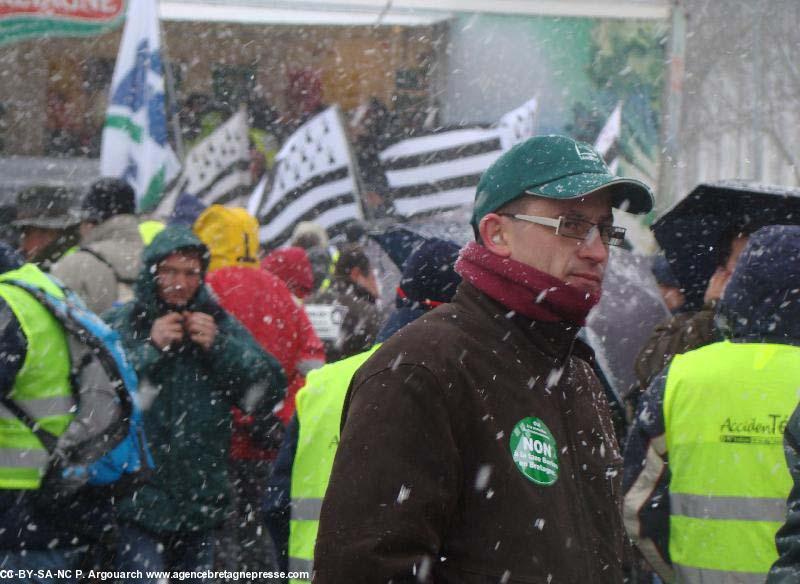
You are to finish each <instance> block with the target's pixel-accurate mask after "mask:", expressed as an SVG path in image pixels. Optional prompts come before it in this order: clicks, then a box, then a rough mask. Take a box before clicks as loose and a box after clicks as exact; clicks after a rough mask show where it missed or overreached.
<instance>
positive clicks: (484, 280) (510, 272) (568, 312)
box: [455, 241, 600, 326]
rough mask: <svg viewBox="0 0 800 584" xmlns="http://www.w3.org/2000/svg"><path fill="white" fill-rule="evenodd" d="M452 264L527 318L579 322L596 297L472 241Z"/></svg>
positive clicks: (462, 274)
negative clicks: (498, 254) (504, 257)
mask: <svg viewBox="0 0 800 584" xmlns="http://www.w3.org/2000/svg"><path fill="white" fill-rule="evenodd" d="M455 268H456V272H458V273H459V274H461V277H462V278H464V279H465V280H466V281H467V282H469V283H470V284H472V285H473V286H475V287H476V288H477V289H478V290H480V291H481V292H483V293H484V294H486V295H487V296H489V297H490V298H492V299H494V300H496V301H497V302H499V303H500V304H502V305H503V306H505V307H506V308H508V309H509V310H513V311H515V312H517V313H519V314H522V315H523V316H526V317H528V318H530V319H531V320H540V321H544V322H559V321H568V322H571V323H573V324H577V325H580V326H583V325H584V324H586V316H587V315H588V314H589V311H590V310H591V309H592V307H594V306H595V305H596V304H597V303H598V302H599V301H600V293H599V292H586V291H584V290H580V289H578V288H575V287H572V286H570V285H568V284H567V283H565V282H563V281H562V280H559V279H558V278H555V277H553V276H551V275H549V274H546V273H544V272H542V271H540V270H537V269H536V268H532V267H531V266H528V265H526V264H523V263H521V262H518V261H516V260H512V259H503V258H501V257H500V256H497V255H495V254H493V253H492V252H490V251H489V250H487V249H486V248H485V247H483V246H482V245H479V244H478V243H475V242H474V241H473V242H470V243H469V244H467V245H466V246H465V247H464V248H463V249H462V250H461V254H460V255H459V257H458V261H456V266H455Z"/></svg>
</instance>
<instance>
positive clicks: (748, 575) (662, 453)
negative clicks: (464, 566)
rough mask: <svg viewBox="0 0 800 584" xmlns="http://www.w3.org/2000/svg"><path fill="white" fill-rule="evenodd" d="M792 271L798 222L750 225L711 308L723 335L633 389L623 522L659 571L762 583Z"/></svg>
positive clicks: (798, 325)
mask: <svg viewBox="0 0 800 584" xmlns="http://www.w3.org/2000/svg"><path fill="white" fill-rule="evenodd" d="M798 277H800V227H797V226H785V225H773V226H770V227H765V228H763V229H760V230H758V231H756V232H755V233H754V234H753V235H752V236H750V237H749V242H748V243H747V245H746V246H745V247H744V249H743V251H742V252H741V254H740V255H739V259H738V262H737V264H736V268H735V270H734V271H733V274H732V275H731V276H730V277H729V278H728V280H729V281H728V282H727V283H726V287H725V290H724V293H723V295H722V298H721V299H720V302H719V304H718V306H717V309H716V319H717V323H718V325H717V328H718V330H719V331H720V334H721V335H722V339H721V340H719V341H717V342H714V343H711V344H707V345H704V346H703V347H700V348H697V349H694V350H692V351H688V352H686V353H684V354H681V355H676V356H675V358H674V359H673V360H672V362H671V363H670V365H669V367H668V368H667V369H666V370H665V371H664V372H663V373H662V374H660V375H659V376H657V377H656V379H655V380H654V381H653V382H652V383H651V385H650V387H649V388H648V389H647V391H646V392H645V393H644V395H643V396H642V400H641V402H640V404H639V409H638V411H637V413H636V416H635V417H634V422H633V426H632V428H631V432H630V435H629V438H628V443H627V447H626V449H625V469H624V478H623V491H624V493H625V495H624V514H625V526H626V528H627V530H628V533H629V535H630V536H631V538H632V539H633V541H634V542H635V543H636V544H637V545H638V547H639V549H640V550H641V551H642V554H643V555H644V556H645V558H646V559H647V561H648V562H649V563H650V565H651V566H652V567H653V568H654V569H655V570H656V571H657V572H658V574H659V575H660V576H661V577H662V578H663V579H664V581H667V582H669V581H677V582H687V583H694V582H697V583H701V582H763V581H764V578H765V577H766V574H767V571H768V570H769V567H770V565H771V564H772V562H773V561H774V560H775V558H776V553H775V547H774V544H773V538H774V536H775V532H776V531H777V530H778V527H779V526H780V521H781V519H782V518H783V516H784V501H785V499H786V496H787V495H788V494H789V488H790V482H791V481H790V477H789V473H788V471H787V470H786V467H785V464H784V460H783V449H782V447H781V437H782V427H783V426H782V425H783V424H785V423H786V421H787V420H788V418H789V416H790V415H791V412H792V411H793V409H794V408H795V406H796V404H797V388H798V381H797V379H798V377H800V348H798V345H800V288H799V287H798ZM787 436H791V433H790V434H788V435H787ZM787 444H789V445H791V438H789V441H788V442H787ZM790 449H791V446H789V448H788V449H787V454H789V455H791V450H790ZM790 506H791V503H790ZM778 541H779V546H780V545H781V544H782V543H784V542H785V540H784V539H783V538H782V536H781V535H780V534H779V536H778ZM795 578H796V573H795ZM787 581H796V579H794V580H792V579H790V580H787Z"/></svg>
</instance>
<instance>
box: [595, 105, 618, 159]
mask: <svg viewBox="0 0 800 584" xmlns="http://www.w3.org/2000/svg"><path fill="white" fill-rule="evenodd" d="M621 135H622V102H619V103H618V104H617V107H615V108H614V111H612V112H611V115H609V116H608V120H607V121H606V123H605V125H604V126H603V129H602V130H600V133H599V134H598V135H597V140H595V142H594V149H595V150H597V152H598V153H599V154H600V156H602V157H603V159H604V160H605V161H606V163H608V169H609V170H610V171H611V173H612V174H617V169H618V168H619V139H620V136H621Z"/></svg>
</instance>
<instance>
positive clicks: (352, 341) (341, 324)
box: [305, 244, 382, 363]
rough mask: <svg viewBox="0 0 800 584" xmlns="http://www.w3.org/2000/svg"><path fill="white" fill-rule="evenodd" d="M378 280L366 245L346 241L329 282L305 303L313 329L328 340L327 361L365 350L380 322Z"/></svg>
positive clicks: (326, 341) (370, 343) (324, 339)
mask: <svg viewBox="0 0 800 584" xmlns="http://www.w3.org/2000/svg"><path fill="white" fill-rule="evenodd" d="M378 295H379V292H378V283H377V281H376V280H375V274H374V272H373V271H372V266H371V265H370V261H369V258H368V257H367V254H366V253H365V252H364V249H363V248H362V247H361V246H360V245H357V244H347V245H345V246H344V247H343V248H342V250H341V252H340V254H339V258H338V259H337V261H336V266H335V268H334V271H333V277H332V278H331V283H330V286H328V287H327V288H326V289H324V290H321V291H318V292H316V293H315V294H313V295H312V296H310V297H309V298H308V300H307V301H306V303H305V308H306V312H307V313H308V317H309V318H310V319H311V324H312V325H314V330H315V331H317V335H319V338H320V339H322V342H323V343H324V344H325V355H326V360H327V362H328V363H333V362H334V361H338V360H339V359H344V358H346V357H350V356H351V355H355V354H356V353H360V352H362V351H366V350H367V349H369V348H370V347H371V346H372V345H373V343H374V342H375V335H377V334H378V331H379V330H380V326H381V320H382V318H381V313H380V311H379V310H378V307H377V305H376V302H377V300H378Z"/></svg>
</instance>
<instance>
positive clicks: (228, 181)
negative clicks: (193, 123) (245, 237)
mask: <svg viewBox="0 0 800 584" xmlns="http://www.w3.org/2000/svg"><path fill="white" fill-rule="evenodd" d="M173 185H174V186H173V187H172V189H171V190H170V191H169V192H168V193H167V194H166V195H165V196H164V198H163V199H162V201H161V203H160V204H159V206H158V210H157V211H156V215H158V216H161V217H168V216H169V214H170V213H171V212H172V209H173V208H174V207H175V201H177V199H178V197H179V196H180V195H181V193H188V194H190V195H193V196H195V197H197V199H198V200H199V201H201V202H202V203H203V204H204V205H206V206H208V205H213V204H215V203H217V204H220V205H224V204H226V203H237V204H238V203H240V201H234V200H233V198H235V197H236V196H237V194H240V193H241V192H242V188H240V187H247V188H248V189H249V186H250V138H249V136H248V128H247V114H246V113H245V111H244V109H240V110H239V111H238V112H236V113H235V114H234V115H232V116H231V117H230V118H228V120H227V121H225V123H224V124H222V125H220V126H219V127H218V128H217V129H215V130H214V131H213V132H211V134H209V135H208V136H206V137H205V138H203V139H202V140H201V141H200V142H198V143H197V144H195V146H194V147H193V148H192V149H191V150H189V152H188V153H187V154H186V160H184V164H183V170H182V171H181V174H180V176H179V177H178V178H177V179H176V181H175V182H174V183H173ZM245 192H247V191H245Z"/></svg>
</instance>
